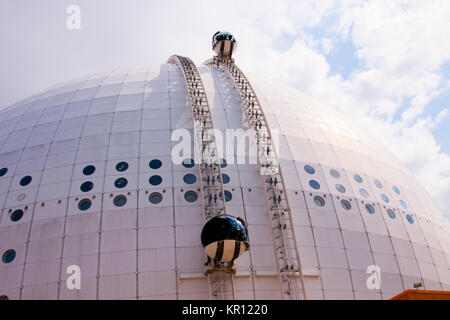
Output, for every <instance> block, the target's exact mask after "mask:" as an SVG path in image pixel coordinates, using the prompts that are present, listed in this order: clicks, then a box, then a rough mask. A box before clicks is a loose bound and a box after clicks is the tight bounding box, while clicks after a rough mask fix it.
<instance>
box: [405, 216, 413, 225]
mask: <svg viewBox="0 0 450 320" xmlns="http://www.w3.org/2000/svg"><path fill="white" fill-rule="evenodd" d="M406 220H408V222H409V223H411V224H414V219H413V217H412V216H411V215H409V214H407V215H406Z"/></svg>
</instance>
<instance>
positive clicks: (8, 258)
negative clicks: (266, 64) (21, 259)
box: [2, 249, 16, 263]
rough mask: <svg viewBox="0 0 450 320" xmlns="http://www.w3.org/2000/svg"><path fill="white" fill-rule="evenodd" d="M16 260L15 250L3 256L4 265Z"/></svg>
mask: <svg viewBox="0 0 450 320" xmlns="http://www.w3.org/2000/svg"><path fill="white" fill-rule="evenodd" d="M15 258H16V251H14V250H13V249H8V250H6V251H5V252H4V253H3V255H2V261H3V263H10V262H13V260H14V259H15Z"/></svg>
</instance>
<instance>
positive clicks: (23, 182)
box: [20, 176, 32, 187]
mask: <svg viewBox="0 0 450 320" xmlns="http://www.w3.org/2000/svg"><path fill="white" fill-rule="evenodd" d="M31 180H32V178H31V176H25V177H23V178H22V179H21V180H20V185H21V186H23V187H24V186H26V185H28V184H30V182H31Z"/></svg>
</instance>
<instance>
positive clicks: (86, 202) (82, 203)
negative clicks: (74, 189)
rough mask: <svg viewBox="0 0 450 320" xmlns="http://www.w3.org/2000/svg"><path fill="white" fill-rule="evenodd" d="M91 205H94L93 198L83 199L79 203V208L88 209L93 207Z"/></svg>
mask: <svg viewBox="0 0 450 320" xmlns="http://www.w3.org/2000/svg"><path fill="white" fill-rule="evenodd" d="M91 205H92V202H91V200H89V199H83V200H81V201H80V202H79V203H78V209H80V210H81V211H86V210H88V209H89V208H90V207H91Z"/></svg>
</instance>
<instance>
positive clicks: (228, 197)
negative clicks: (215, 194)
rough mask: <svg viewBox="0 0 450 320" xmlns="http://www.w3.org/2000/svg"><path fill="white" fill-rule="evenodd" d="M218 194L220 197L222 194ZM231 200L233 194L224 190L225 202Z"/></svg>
mask: <svg viewBox="0 0 450 320" xmlns="http://www.w3.org/2000/svg"><path fill="white" fill-rule="evenodd" d="M219 194H220V196H222V192H220V193H219ZM232 198H233V194H232V193H231V192H230V191H228V190H225V202H228V201H230V200H231V199H232Z"/></svg>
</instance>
